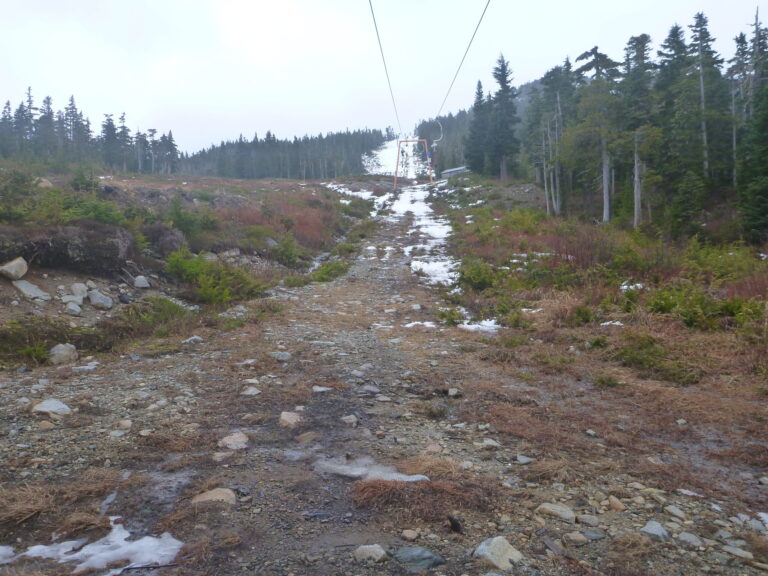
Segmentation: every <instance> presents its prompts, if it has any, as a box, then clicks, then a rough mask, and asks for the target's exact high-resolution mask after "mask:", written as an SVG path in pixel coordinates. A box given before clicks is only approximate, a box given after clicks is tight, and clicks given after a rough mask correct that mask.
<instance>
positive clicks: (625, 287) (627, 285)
mask: <svg viewBox="0 0 768 576" xmlns="http://www.w3.org/2000/svg"><path fill="white" fill-rule="evenodd" d="M643 288H645V285H644V284H639V283H638V284H630V283H629V280H624V282H622V283H621V286H619V290H621V291H622V292H626V291H627V290H642V289H643Z"/></svg>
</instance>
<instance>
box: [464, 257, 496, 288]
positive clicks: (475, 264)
mask: <svg viewBox="0 0 768 576" xmlns="http://www.w3.org/2000/svg"><path fill="white" fill-rule="evenodd" d="M494 276H495V274H494V271H493V267H492V266H491V265H490V264H488V263H487V262H483V261H482V260H473V259H469V260H465V261H464V262H462V264H461V268H460V269H459V284H461V285H462V286H463V287H464V288H471V289H473V290H477V291H478V292H482V291H483V290H486V289H487V288H490V287H491V286H493V280H494Z"/></svg>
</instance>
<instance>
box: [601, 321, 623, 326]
mask: <svg viewBox="0 0 768 576" xmlns="http://www.w3.org/2000/svg"><path fill="white" fill-rule="evenodd" d="M600 326H624V324H622V323H621V322H619V321H618V320H611V321H610V322H601V323H600Z"/></svg>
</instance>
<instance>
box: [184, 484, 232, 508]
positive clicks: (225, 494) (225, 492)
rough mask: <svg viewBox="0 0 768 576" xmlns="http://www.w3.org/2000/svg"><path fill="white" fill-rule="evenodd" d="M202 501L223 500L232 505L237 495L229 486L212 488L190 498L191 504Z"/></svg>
mask: <svg viewBox="0 0 768 576" xmlns="http://www.w3.org/2000/svg"><path fill="white" fill-rule="evenodd" d="M203 502H224V503H225V504H230V505H231V506H234V505H235V504H237V496H236V495H235V493H234V492H233V491H232V490H230V489H229V488H214V489H213V490H208V491H207V492H203V493H201V494H198V495H197V496H195V497H194V498H192V504H202V503H203Z"/></svg>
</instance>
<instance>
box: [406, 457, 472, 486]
mask: <svg viewBox="0 0 768 576" xmlns="http://www.w3.org/2000/svg"><path fill="white" fill-rule="evenodd" d="M397 469H398V470H400V472H402V473H403V474H411V475H412V474H423V475H425V476H428V477H429V478H430V479H431V480H450V481H454V482H455V481H458V480H460V479H462V478H466V476H467V473H466V472H463V471H462V470H461V467H460V466H459V464H458V463H457V462H456V461H455V460H452V459H450V458H439V457H437V456H416V457H414V458H408V459H407V460H404V461H402V462H399V463H398V464H397Z"/></svg>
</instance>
